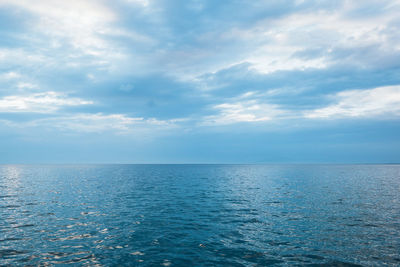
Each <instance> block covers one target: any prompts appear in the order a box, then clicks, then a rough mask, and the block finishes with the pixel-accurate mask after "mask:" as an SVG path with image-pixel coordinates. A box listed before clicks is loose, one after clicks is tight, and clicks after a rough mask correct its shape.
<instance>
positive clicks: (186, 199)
mask: <svg viewBox="0 0 400 267" xmlns="http://www.w3.org/2000/svg"><path fill="white" fill-rule="evenodd" d="M39 264H41V265H45V264H50V265H53V264H62V265H68V264H69V265H88V266H94V265H97V266H115V265H123V266H126V265H129V266H148V265H151V266H221V265H225V266H264V265H276V266H292V265H300V266H304V265H309V264H310V265H314V266H318V265H325V264H328V265H334V266H357V265H365V266H382V265H388V266H399V265H400V165H75V166H73V165H49V166H45V165H43V166H39V165H0V265H12V266H14V265H22V266H25V265H39Z"/></svg>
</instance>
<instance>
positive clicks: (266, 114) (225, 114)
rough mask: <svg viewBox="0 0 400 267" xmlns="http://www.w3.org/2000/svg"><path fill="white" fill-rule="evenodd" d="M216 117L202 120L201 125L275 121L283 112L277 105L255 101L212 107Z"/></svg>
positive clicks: (212, 116)
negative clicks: (216, 112) (215, 111)
mask: <svg viewBox="0 0 400 267" xmlns="http://www.w3.org/2000/svg"><path fill="white" fill-rule="evenodd" d="M213 109H214V110H218V111H219V113H218V114H217V115H211V116H206V117H204V118H203V122H202V125H227V124H233V123H239V122H263V121H269V120H272V119H276V118H277V117H279V116H281V115H283V114H284V113H285V111H283V110H281V109H280V108H279V106H277V105H271V104H264V103H259V102H258V101H257V100H243V101H238V102H233V103H223V104H218V105H215V106H213Z"/></svg>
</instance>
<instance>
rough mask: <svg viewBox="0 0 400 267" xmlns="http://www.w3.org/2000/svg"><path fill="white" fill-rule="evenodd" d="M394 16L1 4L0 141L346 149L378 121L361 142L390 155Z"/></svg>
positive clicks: (200, 4)
mask: <svg viewBox="0 0 400 267" xmlns="http://www.w3.org/2000/svg"><path fill="white" fill-rule="evenodd" d="M399 12H400V2H399V1H397V0H384V1H377V0H367V1H353V0H351V1H348V0H339V1H299V0H288V1H264V0H257V1H251V2H249V1H231V2H229V3H228V2H226V1H211V0H207V1H197V0H189V1H185V2H184V3H182V1H177V0H168V1H162V0H117V1H113V3H112V4H111V2H109V1H102V0H101V1H95V0H71V1H61V0H38V1H35V4H32V3H31V2H30V1H27V0H21V1H11V0H0V25H1V26H0V130H1V131H2V132H3V134H4V136H3V139H4V138H5V139H4V140H3V141H2V142H4V144H5V143H7V142H8V139H7V138H11V139H13V140H14V138H17V139H15V140H16V141H15V142H17V143H18V142H19V143H20V144H30V142H39V141H38V140H41V139H40V138H39V137H40V136H48V140H53V141H52V142H54V143H63V142H67V140H68V138H69V137H68V136H81V137H82V138H83V139H82V140H84V139H85V138H88V136H90V135H93V134H98V135H103V136H104V138H105V139H106V140H108V141H102V143H107V142H109V143H110V146H111V143H113V141H110V140H113V139H114V138H117V139H118V138H121V135H123V136H125V137H124V138H128V137H127V136H129V135H130V136H132V138H128V139H126V140H125V139H124V141H123V142H122V141H121V142H122V143H119V144H118V145H116V146H119V147H120V148H121V149H122V148H124V147H127V146H130V145H133V144H136V143H137V144H140V143H141V141H140V140H153V141H152V142H154V143H152V144H148V145H149V146H150V147H153V149H154V151H155V152H154V153H155V154H157V155H158V154H160V155H161V154H162V153H161V152H160V150H158V149H156V147H160V146H161V143H164V140H165V138H167V137H166V136H168V138H170V139H168V140H169V143H171V144H176V145H175V146H176V147H190V146H192V145H193V143H196V142H198V140H203V142H208V143H210V144H211V143H215V142H217V140H218V138H219V137H218V134H222V133H223V134H225V135H226V136H227V137H229V136H231V137H232V138H233V136H236V134H239V133H240V134H243V133H246V134H247V135H253V134H254V135H260V137H254V139H257V140H259V141H260V142H265V143H269V144H271V145H273V144H272V143H271V142H273V141H271V140H274V137H273V136H268V137H265V139H263V137H262V136H264V135H263V134H265V133H267V132H269V133H272V132H274V133H276V134H277V135H280V136H283V135H282V133H283V132H285V133H289V132H290V133H291V136H287V137H286V138H287V139H286V141H285V140H283V139H282V140H281V141H280V142H282V143H288V142H292V140H297V139H296V138H294V139H293V136H299V135H301V134H300V132H304V131H311V130H312V131H311V132H309V133H308V134H309V135H310V136H313V135H314V133H313V131H314V132H318V131H323V129H329V132H330V133H336V134H337V135H335V136H342V134H344V135H346V136H347V137H348V139H346V141H345V142H347V143H351V142H352V141H354V142H359V140H361V139H362V138H361V139H360V138H359V137H354V135H351V134H348V133H349V132H352V131H353V130H354V129H353V128H352V125H357V124H360V125H363V126H362V127H367V128H369V127H372V128H373V127H374V126H376V125H380V124H382V123H384V124H385V125H386V126H385V127H386V128H385V127H382V132H380V133H374V134H371V135H368V136H366V140H370V141H371V140H373V142H378V141H377V139H374V138H376V137H377V136H381V139H379V140H380V141H379V142H381V143H382V146H383V147H384V146H386V145H388V146H389V147H393V149H395V148H396V145H393V143H396V144H397V145H398V143H399V141H400V140H398V139H395V140H392V139H390V138H389V139H388V138H387V136H386V135H387V134H388V133H387V132H383V131H384V130H383V129H390V128H391V127H394V128H396V127H397V126H396V125H398V123H399V120H400V108H399V107H400V89H399V88H400V75H399V74H400V36H399V34H398V33H399V32H400V18H399V16H398V14H399ZM349 123H350V124H349ZM360 127H361V126H360ZM23 129H25V131H24V130H23ZM326 131H328V130H326ZM385 131H386V130H385ZM391 131H393V130H391ZM217 133H218V134H217ZM10 136H11V137H10ZM385 136H386V137H385ZM399 136H400V133H399ZM367 137H368V138H367ZM160 138H164V139H160ZM245 138H246V137H235V141H234V143H237V144H240V143H241V144H247V142H248V141H247V140H245ZM259 138H260V139H259ZM228 139H229V138H226V140H228ZM311 139H312V138H311ZM35 140H36V141H35ZM121 140H122V139H121ZM183 140H187V141H185V142H184V141H183ZM77 142H78V141H77ZM180 142H182V144H181V145H179V144H180ZM232 142H233V141H232ZM329 142H333V143H335V141H334V140H333V141H332V140H331V141H329ZM329 142H328V141H326V143H324V144H322V143H321V144H320V145H321V146H326V148H327V149H328V147H330V143H329ZM337 142H342V143H340V144H343V142H344V141H343V140H341V141H337ZM365 142H366V144H365V146H368V145H371V144H370V143H369V144H367V143H368V142H367V141H365ZM371 142H372V141H371ZM387 142H391V146H390V145H389V144H388V143H387ZM217 143H218V142H217ZM278 143H279V142H278ZM303 143H304V141H301V140H298V142H294V147H295V145H300V144H303ZM0 144H1V143H0ZM360 146H361V147H362V145H361V144H360ZM149 149H150V148H149ZM238 149H239V148H238ZM150 150H151V149H150ZM193 150H194V149H193ZM267 150H268V149H266V151H265V152H264V154H263V153H261V152H257V153H259V154H260V158H262V155H264V156H265V155H267V154H268V151H267ZM299 150H301V149H300V148H296V149H295V148H294V150H293V151H292V154H295V155H300V154H301V153H300V154H299V153H298V151H299ZM399 150H400V149H399ZM116 151H118V149H117V150H116ZM182 151H185V149H184V148H182V150H181V152H180V153H181V155H182V157H181V158H182V160H183V161H184V158H185V157H187V155H186V154H185V153H183V152H182ZM296 151H297V152H296ZM171 153H172V154H173V152H171ZM177 153H178V152H177ZM257 153H256V154H257ZM332 153H333V152H332ZM387 153H388V154H387V155H389V154H390V155H392V156H390V157H389V156H388V157H389V158H390V159H393V161H397V160H398V158H397V156H400V155H399V154H398V153H395V152H393V151H392V152H390V151H389V152H387ZM116 154H118V153H117V152H116ZM178 154H179V153H178ZM184 154H185V155H186V156H184ZM250 154H251V153H250ZM163 155H164V154H163ZM385 155H386V154H385ZM4 157H5V156H4ZM116 157H118V156H116ZM160 157H161V156H160ZM164 157H166V158H168V157H170V155H166V154H165V155H164ZM176 157H177V158H180V157H179V155H176ZM221 157H223V156H221ZM5 158H6V157H5ZM250 158H252V156H250ZM299 158H301V156H299ZM315 158H318V156H317V155H316V156H315ZM371 158H373V157H371ZM0 159H1V158H0ZM127 160H128V161H129V158H128V159H127ZM198 160H199V161H201V160H202V158H201V157H200V158H198ZM243 160H244V161H245V159H243ZM249 160H250V161H251V160H252V159H249ZM260 160H261V161H262V159H260ZM288 160H289V159H288ZM238 161H240V156H238ZM299 161H301V160H300V159H299Z"/></svg>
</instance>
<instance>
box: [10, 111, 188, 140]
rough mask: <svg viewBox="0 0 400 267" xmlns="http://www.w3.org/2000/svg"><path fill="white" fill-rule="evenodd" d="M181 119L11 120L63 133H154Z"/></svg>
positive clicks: (109, 116) (81, 116) (82, 117)
mask: <svg viewBox="0 0 400 267" xmlns="http://www.w3.org/2000/svg"><path fill="white" fill-rule="evenodd" d="M179 122H181V120H179V119H175V120H158V119H155V118H148V119H145V118H142V117H130V116H128V115H126V114H103V113H78V114H63V115H61V116H55V117H49V118H44V119H36V120H32V121H29V122H22V123H21V122H20V123H18V122H13V123H11V122H9V123H8V125H10V123H11V124H12V126H13V127H20V128H24V129H25V128H27V127H28V128H29V127H33V128H37V127H42V128H43V127H44V128H46V129H48V130H52V129H55V130H57V131H61V132H63V133H67V134H69V133H103V132H111V133H113V134H145V135H154V134H155V132H159V131H158V130H160V129H162V130H164V131H165V130H167V129H174V128H176V127H177V123H179Z"/></svg>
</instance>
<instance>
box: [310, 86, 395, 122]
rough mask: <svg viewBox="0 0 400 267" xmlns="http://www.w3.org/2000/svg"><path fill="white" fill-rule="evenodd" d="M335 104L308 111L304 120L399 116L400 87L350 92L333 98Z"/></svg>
mask: <svg viewBox="0 0 400 267" xmlns="http://www.w3.org/2000/svg"><path fill="white" fill-rule="evenodd" d="M333 99H334V100H335V102H336V103H335V104H333V105H330V106H327V107H324V108H320V109H316V110H313V111H309V112H306V113H305V117H306V118H331V119H336V118H346V117H353V118H358V117H360V118H362V117H376V116H383V115H385V116H393V115H394V116H400V86H399V85H398V86H385V87H378V88H374V89H369V90H350V91H344V92H340V93H338V94H336V95H334V96H333Z"/></svg>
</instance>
